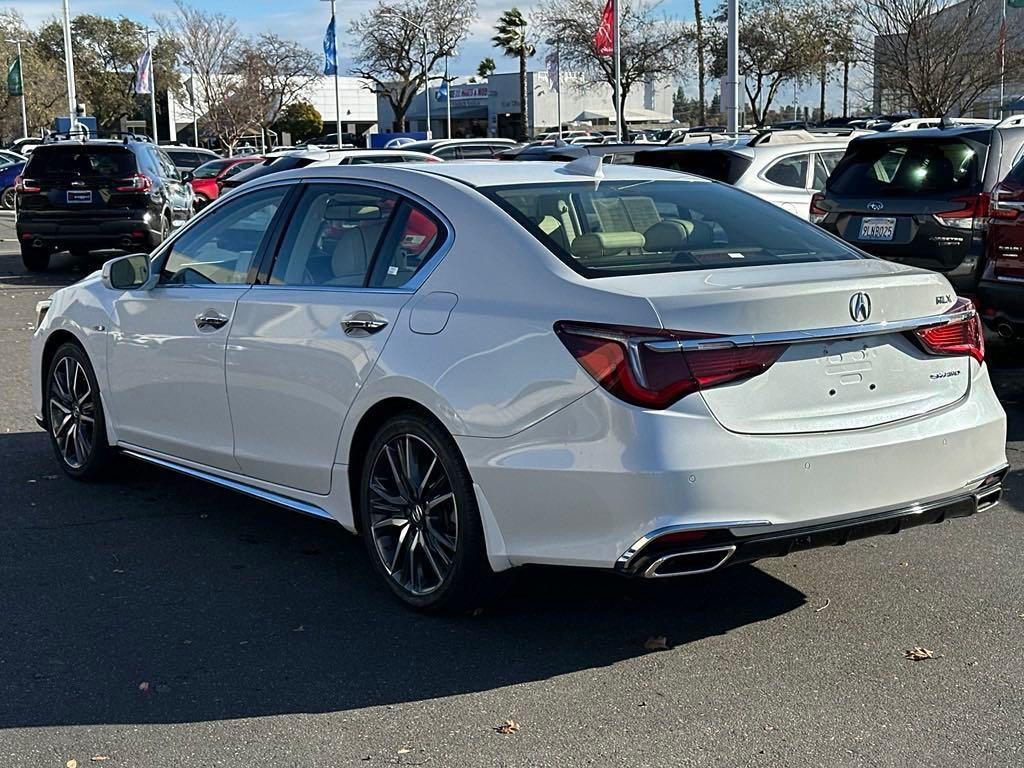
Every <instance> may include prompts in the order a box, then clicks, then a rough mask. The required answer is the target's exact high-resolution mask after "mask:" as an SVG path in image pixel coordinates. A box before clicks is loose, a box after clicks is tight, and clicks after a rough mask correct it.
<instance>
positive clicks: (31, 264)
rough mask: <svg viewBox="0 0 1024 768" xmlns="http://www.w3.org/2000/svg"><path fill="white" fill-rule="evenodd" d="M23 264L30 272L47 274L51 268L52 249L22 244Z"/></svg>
mask: <svg viewBox="0 0 1024 768" xmlns="http://www.w3.org/2000/svg"><path fill="white" fill-rule="evenodd" d="M21 263H22V264H24V265H25V269H27V270H28V271H29V272H45V271H46V270H47V269H48V268H49V267H50V249H49V248H48V247H47V246H45V245H44V246H43V247H41V248H38V247H36V246H34V245H30V244H28V243H22V246H21Z"/></svg>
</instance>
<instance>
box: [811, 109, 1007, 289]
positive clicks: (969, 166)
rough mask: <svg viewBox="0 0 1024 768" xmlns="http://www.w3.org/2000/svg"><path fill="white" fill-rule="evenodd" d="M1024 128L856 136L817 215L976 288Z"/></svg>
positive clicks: (894, 257) (833, 228)
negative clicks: (992, 209) (1002, 185)
mask: <svg viewBox="0 0 1024 768" xmlns="http://www.w3.org/2000/svg"><path fill="white" fill-rule="evenodd" d="M1022 147H1024V127H1019V126H1017V125H1006V126H1003V125H993V126H983V125H966V126H958V127H948V128H927V129H923V130H917V131H891V132H883V133H878V134H875V135H872V136H864V137H860V138H857V139H854V140H853V141H851V142H850V145H849V146H848V147H847V150H846V154H845V155H844V156H843V159H842V160H841V161H840V162H839V164H838V165H837V166H836V168H835V170H833V171H832V174H831V175H830V176H829V178H828V182H827V184H826V185H825V189H824V191H823V192H822V193H820V194H818V195H815V196H814V198H813V200H812V202H811V210H810V218H811V221H813V222H815V223H817V224H820V225H821V226H822V227H824V228H825V229H827V230H829V231H830V232H833V233H835V234H837V235H839V236H840V237H842V238H843V239H844V240H847V241H848V242H850V243H852V244H854V245H856V246H857V247H859V248H861V249H863V250H865V251H868V252H869V253H872V254H874V255H876V256H880V257H881V258H883V259H888V260H890V261H895V262H899V263H902V264H909V265H911V266H915V267H923V268H925V269H932V270H936V271H938V272H942V273H943V274H945V276H946V277H947V278H948V279H949V281H950V282H951V283H952V284H953V287H954V288H955V289H956V290H957V291H958V292H962V293H968V294H973V293H974V292H975V290H976V288H977V285H978V278H979V277H980V276H981V272H982V269H983V267H984V262H985V238H986V233H987V229H988V207H989V195H990V193H991V192H992V190H993V189H994V188H995V186H996V185H997V184H998V183H999V182H1000V180H1002V179H1003V177H1004V176H1006V173H1007V171H1009V169H1010V168H1011V167H1012V166H1013V164H1014V162H1015V161H1016V160H1017V159H1018V158H1019V157H1020V153H1021V148H1022Z"/></svg>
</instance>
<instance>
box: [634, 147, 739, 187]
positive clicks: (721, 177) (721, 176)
mask: <svg viewBox="0 0 1024 768" xmlns="http://www.w3.org/2000/svg"><path fill="white" fill-rule="evenodd" d="M750 162H751V160H750V158H749V157H744V156H743V155H737V154H735V153H733V152H728V151H725V150H714V149H675V150H656V151H651V152H637V153H636V155H634V156H633V164H634V165H650V166H653V167H654V168H667V169H668V170H670V171H683V172H685V173H695V174H697V175H698V176H703V177H704V178H706V179H713V180H714V181H724V182H725V183H726V184H735V183H736V181H737V180H738V179H739V178H740V176H742V175H743V174H744V172H745V171H746V170H747V168H749V167H750Z"/></svg>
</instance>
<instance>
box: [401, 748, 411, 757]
mask: <svg viewBox="0 0 1024 768" xmlns="http://www.w3.org/2000/svg"><path fill="white" fill-rule="evenodd" d="M410 752H412V750H411V749H406V748H405V747H402V748H401V749H400V750H398V754H400V755H407V754H409V753H410Z"/></svg>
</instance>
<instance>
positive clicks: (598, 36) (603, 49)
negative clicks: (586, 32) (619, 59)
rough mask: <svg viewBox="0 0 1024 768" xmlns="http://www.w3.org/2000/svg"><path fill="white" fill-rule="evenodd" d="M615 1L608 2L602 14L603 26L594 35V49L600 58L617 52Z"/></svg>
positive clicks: (609, 0)
mask: <svg viewBox="0 0 1024 768" xmlns="http://www.w3.org/2000/svg"><path fill="white" fill-rule="evenodd" d="M613 2H614V0H608V2H607V3H605V6H604V12H603V13H602V14H601V26H599V27H598V28H597V32H596V33H595V34H594V48H595V49H596V50H597V55H598V56H611V55H612V53H614V52H615V9H614V7H613V5H612V3H613Z"/></svg>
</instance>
